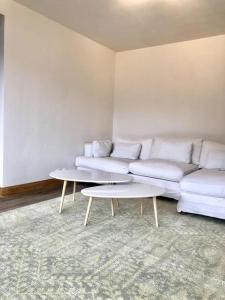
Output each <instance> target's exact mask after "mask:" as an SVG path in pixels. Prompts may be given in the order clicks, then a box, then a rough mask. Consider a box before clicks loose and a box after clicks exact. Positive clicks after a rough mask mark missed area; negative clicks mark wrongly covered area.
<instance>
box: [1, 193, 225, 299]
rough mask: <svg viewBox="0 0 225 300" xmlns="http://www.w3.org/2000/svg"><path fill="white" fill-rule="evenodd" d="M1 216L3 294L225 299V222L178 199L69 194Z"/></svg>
mask: <svg viewBox="0 0 225 300" xmlns="http://www.w3.org/2000/svg"><path fill="white" fill-rule="evenodd" d="M59 201H60V199H59V198H57V199H52V200H49V201H46V202H42V203H39V204H35V205H31V206H27V207H23V208H19V209H16V210H12V211H9V212H6V213H2V214H0V299H10V300H11V299H76V300H77V299H78V300H79V299H85V300H89V299H92V300H93V299H94V300H95V299H96V300H101V299H104V300H105V299H115V300H132V299H136V300H140V299H160V300H161V299H174V300H175V299H179V300H184V299H188V300H189V299H191V300H192V299H212V300H214V299H225V222H224V221H222V220H221V221H220V220H216V219H212V218H206V217H200V216H194V215H188V214H178V213H177V212H176V202H175V201H171V200H165V199H160V200H158V213H159V225H160V227H159V228H158V229H157V228H156V227H155V225H154V215H153V208H152V201H151V200H146V201H145V204H144V216H140V201H138V200H137V201H136V200H135V201H134V200H130V201H129V200H120V207H119V208H116V216H115V217H114V218H113V217H111V211H110V203H109V201H107V200H100V199H96V200H95V201H94V202H93V207H92V210H91V214H90V220H89V225H88V226H87V227H86V228H85V227H83V221H84V216H85V211H86V207H87V199H86V198H84V197H83V196H81V195H80V194H77V195H76V202H75V205H74V204H73V202H72V196H67V198H66V201H65V209H64V211H63V213H62V214H61V215H59V214H58V207H59Z"/></svg>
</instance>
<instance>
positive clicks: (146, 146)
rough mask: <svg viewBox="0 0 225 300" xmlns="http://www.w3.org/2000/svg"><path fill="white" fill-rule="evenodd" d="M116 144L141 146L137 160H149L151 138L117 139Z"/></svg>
mask: <svg viewBox="0 0 225 300" xmlns="http://www.w3.org/2000/svg"><path fill="white" fill-rule="evenodd" d="M116 142H118V143H129V144H141V152H140V156H139V158H140V159H141V160H145V159H150V158H151V150H152V144H153V138H146V139H133V140H132V139H122V138H117V139H116Z"/></svg>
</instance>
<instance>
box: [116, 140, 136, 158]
mask: <svg viewBox="0 0 225 300" xmlns="http://www.w3.org/2000/svg"><path fill="white" fill-rule="evenodd" d="M140 152H141V144H133V143H117V142H116V143H114V145H113V152H112V153H111V157H116V158H127V159H138V157H139V155H140Z"/></svg>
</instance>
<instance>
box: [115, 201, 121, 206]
mask: <svg viewBox="0 0 225 300" xmlns="http://www.w3.org/2000/svg"><path fill="white" fill-rule="evenodd" d="M115 201H116V206H117V207H119V206H120V205H119V200H118V199H115Z"/></svg>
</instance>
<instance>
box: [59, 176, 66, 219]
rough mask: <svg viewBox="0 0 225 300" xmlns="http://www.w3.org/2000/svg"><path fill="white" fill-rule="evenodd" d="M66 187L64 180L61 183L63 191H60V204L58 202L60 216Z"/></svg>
mask: <svg viewBox="0 0 225 300" xmlns="http://www.w3.org/2000/svg"><path fill="white" fill-rule="evenodd" d="M66 186H67V181H66V180H64V182H63V189H62V197H61V202H60V207H59V213H60V214H61V212H62V209H63V203H64V199H65V192H66Z"/></svg>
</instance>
